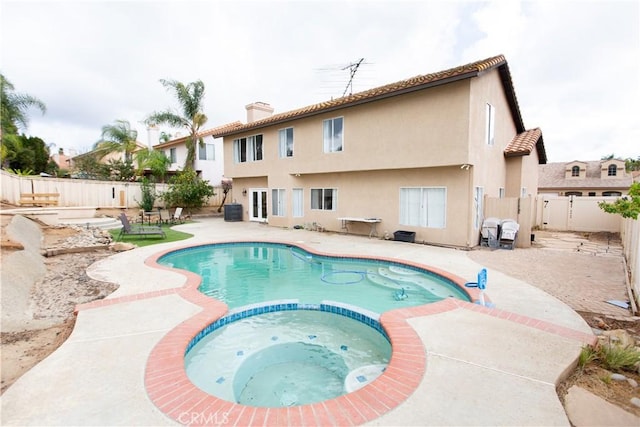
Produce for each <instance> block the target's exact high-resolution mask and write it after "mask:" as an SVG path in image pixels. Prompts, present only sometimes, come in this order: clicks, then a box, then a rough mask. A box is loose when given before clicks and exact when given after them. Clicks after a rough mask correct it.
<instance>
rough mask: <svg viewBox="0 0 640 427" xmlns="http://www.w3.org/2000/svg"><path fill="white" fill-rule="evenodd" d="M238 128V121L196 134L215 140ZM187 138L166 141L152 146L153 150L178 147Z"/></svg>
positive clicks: (239, 123)
mask: <svg viewBox="0 0 640 427" xmlns="http://www.w3.org/2000/svg"><path fill="white" fill-rule="evenodd" d="M239 126H242V123H241V122H239V121H235V122H231V123H227V124H225V125H222V126H217V127H214V128H211V129H208V130H205V131H202V132H200V133H198V136H199V137H201V138H204V137H206V136H213V137H214V138H217V137H219V136H221V133H222V132H227V131H229V130H232V129H235V128H237V127H239ZM188 138H189V135H187V136H181V137H180V138H176V139H172V140H171V141H167V142H163V143H160V144H158V145H154V146H153V148H155V149H162V148H167V147H172V146H174V145H180V144H182V143H184V142H185V141H186V140H187V139H188Z"/></svg>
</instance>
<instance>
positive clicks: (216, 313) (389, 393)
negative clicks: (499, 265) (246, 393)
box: [76, 241, 595, 426]
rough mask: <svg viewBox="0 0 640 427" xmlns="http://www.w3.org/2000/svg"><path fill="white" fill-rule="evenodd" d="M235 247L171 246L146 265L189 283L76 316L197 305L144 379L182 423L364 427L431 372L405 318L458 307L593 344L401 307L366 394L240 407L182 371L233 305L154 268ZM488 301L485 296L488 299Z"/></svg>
mask: <svg viewBox="0 0 640 427" xmlns="http://www.w3.org/2000/svg"><path fill="white" fill-rule="evenodd" d="M221 243H243V241H233V242H211V243H206V244H199V245H193V246H185V247H182V248H172V249H168V250H165V251H162V252H159V253H157V254H154V255H152V256H151V257H149V258H147V259H146V260H145V264H146V265H148V266H151V267H154V268H159V269H166V270H171V271H178V272H180V273H181V274H183V275H185V277H186V281H185V284H184V285H183V286H182V287H180V288H172V289H167V290H161V291H152V292H147V293H142V294H137V295H130V296H123V297H117V298H112V299H103V300H97V301H94V302H91V303H87V304H82V305H79V306H78V307H77V308H76V312H78V311H81V310H86V309H91V308H97V307H101V306H106V305H112V304H118V303H122V302H129V301H135V300H141V299H148V298H154V297H157V296H163V295H169V294H178V295H180V296H181V297H182V298H184V299H186V300H187V301H190V302H192V303H194V304H196V305H198V306H200V307H202V309H203V310H202V311H201V312H200V313H198V314H196V315H195V316H192V317H191V318H189V319H187V320H185V321H183V322H182V323H180V324H178V325H177V326H176V327H175V328H174V329H172V330H171V331H169V332H168V333H167V334H166V335H165V336H164V337H163V338H162V339H161V340H160V341H159V342H158V343H157V344H156V346H155V347H154V348H153V350H152V351H151V353H150V355H149V358H148V362H147V366H146V370H145V375H144V383H145V387H146V390H147V394H148V396H149V398H150V399H151V401H152V402H153V403H154V405H156V407H157V408H158V409H160V410H161V411H162V412H163V413H165V414H166V415H167V416H168V417H170V418H171V419H173V420H175V421H176V422H178V423H180V424H184V425H212V424H213V425H222V424H224V425H229V426H231V425H235V426H248V425H322V426H325V425H340V426H342V425H360V424H363V423H366V422H369V421H372V420H375V419H376V418H379V417H380V416H382V415H384V414H386V413H387V412H389V411H391V410H393V409H394V408H396V407H398V406H399V405H400V404H401V403H402V402H404V401H405V400H406V399H407V398H408V397H409V396H411V395H412V394H413V393H414V391H415V390H416V389H417V387H418V385H419V384H420V382H421V381H422V378H423V376H424V374H425V372H426V350H425V348H424V344H423V342H422V340H421V339H420V337H419V336H418V334H417V332H416V331H415V330H414V329H413V328H412V327H411V326H410V325H409V323H408V322H407V319H410V318H413V317H421V316H428V315H434V314H438V313H443V312H447V311H451V310H455V309H458V308H464V309H468V310H472V311H479V312H482V313H484V314H488V315H491V316H495V317H498V318H501V319H505V320H509V321H514V322H516V323H519V324H522V325H525V326H529V327H533V328H536V329H540V330H543V331H546V332H550V333H554V334H557V335H561V336H564V337H567V338H571V339H574V340H578V341H582V342H585V343H588V344H593V343H594V340H595V337H593V335H591V336H590V335H588V334H585V333H582V332H579V331H575V330H572V329H569V328H565V327H561V326H558V325H554V324H551V323H549V322H545V321H541V320H537V319H533V318H529V317H526V316H521V315H517V314H514V313H510V312H506V311H503V310H499V309H490V308H487V307H484V306H481V305H478V304H473V303H469V302H465V301H462V300H456V299H453V298H448V299H445V300H442V301H439V302H437V303H432V304H428V305H422V306H417V307H408V308H401V309H396V310H392V311H388V312H385V313H383V314H382V315H381V316H380V323H381V325H382V327H383V328H384V330H385V331H386V333H387V335H388V337H389V339H390V341H391V347H392V354H391V359H390V361H389V364H388V366H387V368H386V369H385V371H384V372H383V373H382V375H380V376H379V377H378V378H377V379H376V380H374V381H372V382H371V383H369V384H367V385H365V386H364V387H362V388H361V389H359V390H357V391H355V392H352V393H348V394H345V395H342V396H339V397H337V398H334V399H330V400H326V401H323V402H318V403H313V404H307V405H301V406H294V407H284V408H265V407H253V406H246V405H241V404H237V403H233V402H228V401H225V400H222V399H220V398H217V397H215V396H212V395H210V394H208V393H206V392H204V391H202V390H201V389H199V388H198V387H196V386H195V385H194V384H193V383H192V382H191V380H190V379H189V378H188V377H187V374H186V371H185V367H184V354H185V349H186V348H187V346H188V345H189V343H190V342H191V340H192V339H193V337H195V335H196V334H197V333H198V332H200V331H201V330H202V329H204V328H205V327H206V326H208V325H209V324H211V323H213V322H214V321H216V320H218V319H219V318H221V317H223V316H224V315H225V314H226V313H227V312H228V307H227V305H226V304H224V303H223V302H221V301H218V300H215V299H213V298H211V297H208V296H206V295H204V294H202V293H201V292H199V291H198V286H199V285H200V283H201V278H200V276H199V275H197V274H195V273H192V272H188V271H185V270H179V269H175V268H170V267H166V266H163V265H160V264H158V263H157V261H158V259H160V258H161V257H162V256H164V255H165V254H167V253H170V252H174V251H176V250H180V249H186V248H190V247H196V246H207V245H210V244H221ZM257 243H278V244H287V245H293V246H297V247H300V248H301V249H303V250H305V251H308V252H310V253H312V254H314V255H321V256H331V257H344V258H360V259H376V260H384V261H391V262H394V263H398V262H401V263H403V264H406V265H410V266H415V267H418V268H423V269H427V270H429V271H432V272H434V273H436V274H438V275H441V276H443V277H445V278H447V279H449V280H451V281H452V282H453V283H455V284H457V285H458V286H459V287H460V288H461V289H462V290H463V291H465V292H466V293H467V294H468V295H469V297H470V298H471V300H472V301H477V299H478V296H479V291H478V290H477V288H465V287H464V284H465V283H466V281H465V280H463V279H462V278H460V277H458V276H456V275H453V274H451V273H449V272H446V271H443V270H440V269H437V268H433V267H429V266H427V265H424V264H418V263H414V262H408V261H405V260H402V261H401V260H398V259H392V258H384V257H361V256H354V255H335V254H326V253H321V252H318V251H315V250H313V249H311V248H307V247H305V246H304V245H300V244H297V243H296V244H292V243H290V242H281V241H260V242H257ZM485 300H486V301H488V300H489V299H488V297H487V296H486V295H485Z"/></svg>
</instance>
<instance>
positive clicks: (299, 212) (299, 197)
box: [291, 188, 304, 218]
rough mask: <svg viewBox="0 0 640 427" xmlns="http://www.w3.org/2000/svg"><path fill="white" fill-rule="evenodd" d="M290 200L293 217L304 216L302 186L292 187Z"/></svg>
mask: <svg viewBox="0 0 640 427" xmlns="http://www.w3.org/2000/svg"><path fill="white" fill-rule="evenodd" d="M291 202H292V204H293V217H294V218H301V217H303V216H304V190H303V189H302V188H294V189H293V191H292V193H291Z"/></svg>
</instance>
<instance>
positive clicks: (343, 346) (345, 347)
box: [340, 344, 349, 351]
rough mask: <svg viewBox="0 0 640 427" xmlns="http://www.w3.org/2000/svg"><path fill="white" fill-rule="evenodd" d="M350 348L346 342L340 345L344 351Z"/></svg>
mask: <svg viewBox="0 0 640 427" xmlns="http://www.w3.org/2000/svg"><path fill="white" fill-rule="evenodd" d="M348 349H349V347H347V346H346V345H344V344H343V345H341V346H340V350H342V351H347V350H348Z"/></svg>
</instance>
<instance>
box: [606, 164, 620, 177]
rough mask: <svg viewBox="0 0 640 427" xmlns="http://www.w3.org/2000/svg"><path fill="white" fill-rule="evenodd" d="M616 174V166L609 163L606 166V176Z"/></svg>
mask: <svg viewBox="0 0 640 427" xmlns="http://www.w3.org/2000/svg"><path fill="white" fill-rule="evenodd" d="M617 174H618V167H617V166H616V165H609V167H608V168H607V176H616V175H617Z"/></svg>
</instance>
